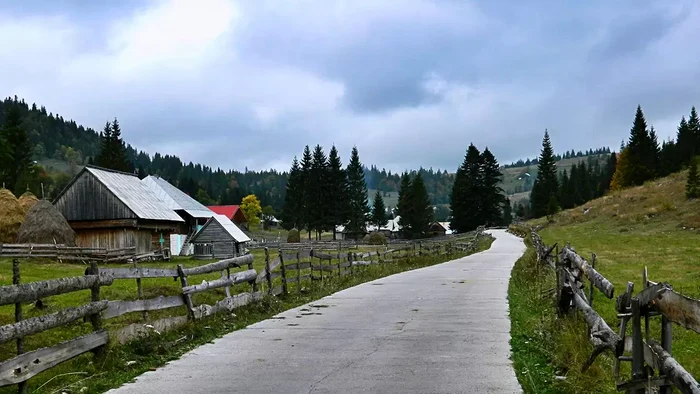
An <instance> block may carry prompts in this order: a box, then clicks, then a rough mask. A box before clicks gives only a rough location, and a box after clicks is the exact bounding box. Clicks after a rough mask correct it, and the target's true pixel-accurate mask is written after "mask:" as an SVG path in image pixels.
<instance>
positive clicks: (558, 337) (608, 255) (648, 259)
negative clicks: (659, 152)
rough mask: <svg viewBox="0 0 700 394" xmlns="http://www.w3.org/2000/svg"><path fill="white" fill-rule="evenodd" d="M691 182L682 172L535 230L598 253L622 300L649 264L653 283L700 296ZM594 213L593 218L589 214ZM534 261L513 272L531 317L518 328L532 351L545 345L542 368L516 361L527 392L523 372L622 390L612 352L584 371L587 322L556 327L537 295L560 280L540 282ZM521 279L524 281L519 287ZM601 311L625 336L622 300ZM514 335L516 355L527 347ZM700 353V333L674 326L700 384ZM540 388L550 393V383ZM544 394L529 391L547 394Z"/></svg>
mask: <svg viewBox="0 0 700 394" xmlns="http://www.w3.org/2000/svg"><path fill="white" fill-rule="evenodd" d="M685 176H686V174H685V173H681V174H674V175H672V176H670V177H667V178H663V179H658V180H655V181H651V182H648V183H647V184H645V185H643V186H640V187H635V188H631V189H627V190H624V191H621V192H613V193H611V194H610V195H608V196H605V197H603V198H600V199H597V200H594V201H591V202H589V203H587V204H585V206H583V207H579V208H576V209H572V210H568V211H564V212H561V213H560V214H558V215H556V216H555V217H554V219H553V221H552V222H551V223H547V222H546V220H538V221H534V222H531V223H528V224H529V225H544V226H545V227H544V228H543V229H542V230H541V231H539V233H540V235H541V236H542V238H543V240H544V241H545V243H546V244H548V245H552V244H554V243H555V242H558V243H559V245H564V244H565V243H566V242H570V243H571V245H572V246H573V247H575V248H576V251H577V252H578V253H579V254H581V255H582V256H584V257H587V258H590V256H591V253H595V254H596V256H597V257H596V269H597V270H598V271H600V272H601V273H602V274H603V275H605V277H606V278H608V279H609V280H610V281H611V282H612V283H613V284H614V285H615V295H616V296H617V295H619V294H620V293H622V292H623V291H624V289H625V287H626V284H627V282H628V281H631V282H634V284H635V294H636V293H637V292H638V291H639V290H640V289H641V288H642V283H641V280H642V270H643V268H644V267H645V266H646V267H648V270H649V278H650V279H651V280H653V281H658V282H668V283H670V284H671V285H672V286H673V287H674V289H675V290H676V291H678V292H681V293H683V294H685V295H687V296H690V297H693V298H700V233H699V231H698V230H699V229H700V201H698V200H695V201H688V200H687V199H685V195H684V187H685ZM586 209H589V210H588V213H585V214H584V211H585V210H586ZM530 260H531V259H528V256H525V257H524V258H523V259H522V261H520V262H519V263H518V265H516V269H515V270H514V271H513V278H514V279H513V281H512V282H511V287H512V290H511V297H512V299H511V306H512V308H513V310H514V311H515V313H516V316H518V314H522V315H527V316H529V317H528V318H517V319H514V323H513V326H514V334H515V333H516V328H517V330H518V332H517V334H518V337H519V338H520V339H519V340H521V339H522V338H524V337H527V338H530V343H529V344H528V345H531V346H533V344H537V345H536V348H535V349H534V350H533V351H532V352H531V353H532V354H537V351H536V350H537V349H539V350H540V353H539V354H540V355H541V357H540V360H541V361H540V362H539V365H538V366H535V364H538V362H535V361H534V360H535V359H536V358H533V359H532V360H530V361H529V362H528V361H527V358H526V359H524V360H523V359H522V358H521V359H519V361H518V362H516V367H518V373H519V377H521V382H524V384H523V385H524V386H525V383H526V382H527V379H523V376H522V375H523V371H524V369H523V368H527V370H529V371H532V372H529V375H528V379H532V377H533V376H537V375H539V374H543V376H547V377H548V378H549V379H550V380H551V378H552V376H551V375H552V374H551V372H553V371H554V370H556V371H557V372H558V373H559V374H564V375H566V376H567V379H566V380H565V381H559V382H556V383H553V385H554V386H553V387H555V388H556V390H555V391H561V392H610V393H612V392H615V389H614V387H615V386H614V378H613V375H612V369H611V367H612V365H613V357H612V356H611V355H610V354H609V353H606V354H605V355H603V356H601V357H599V359H598V360H597V361H596V363H595V364H594V368H593V369H591V370H590V371H588V372H586V373H580V368H581V365H582V364H583V362H584V361H585V359H586V357H588V354H590V350H591V349H590V345H589V344H588V341H587V339H586V326H585V324H583V323H582V321H581V320H580V319H579V320H574V319H565V320H560V321H555V319H554V316H555V313H554V307H553V305H552V304H551V303H549V302H542V300H541V298H540V295H539V293H538V292H537V291H534V290H533V289H535V288H541V289H546V288H548V287H549V288H551V287H553V286H554V284H553V283H554V282H553V279H552V278H551V277H548V278H541V279H540V280H541V282H535V281H533V280H532V278H533V277H535V275H534V274H533V273H532V270H533V268H532V267H531V266H532V264H533V263H532V262H531V261H530ZM529 266H530V267H529ZM528 267H529V268H528ZM528 271H529V272H528ZM540 272H542V271H540ZM518 278H520V279H522V280H521V281H520V282H519V281H518V280H519V279H518ZM525 278H529V279H527V280H526V279H525ZM538 286H539V287H538ZM528 288H530V289H531V290H533V291H532V292H530V293H529V294H528V293H527V292H526V291H525V290H526V289H528ZM543 305H546V306H543ZM594 309H595V310H596V311H597V312H598V313H599V314H600V315H601V316H602V317H603V318H604V319H605V321H606V322H607V323H608V325H610V327H611V328H613V330H617V327H618V324H619V320H618V319H617V317H616V311H615V300H614V299H613V300H608V299H606V298H605V297H604V296H603V295H602V293H600V292H597V293H596V294H595V297H594ZM659 320H660V319H658V318H654V319H652V322H653V324H652V330H653V332H654V336H655V337H656V338H657V339H658V338H660V337H659V332H660V327H659V324H658V323H659ZM513 337H514V351H515V349H516V348H517V347H518V346H521V345H522V343H520V345H518V341H519V340H516V335H513ZM699 354H700V334H698V333H695V332H693V331H688V330H686V329H684V328H682V327H680V326H677V325H674V330H673V355H674V357H675V358H676V359H677V360H678V361H679V362H680V363H681V365H683V366H684V367H685V368H686V369H687V370H688V371H689V372H690V373H692V374H693V375H694V376H695V377H697V378H700V357H699V356H698V355H699ZM517 357H518V356H516V358H517ZM546 360H550V361H551V362H552V363H553V364H552V366H548V365H547V363H546V362H542V361H546ZM623 365H625V364H623ZM628 365H629V364H627V366H628ZM623 371H625V372H623V374H622V377H623V378H628V377H629V372H628V371H629V369H625V370H623ZM526 375H527V374H526ZM536 383H538V384H539V385H540V386H543V387H544V383H543V382H542V381H539V382H536ZM534 388H536V389H538V390H539V389H540V387H536V386H534ZM538 390H529V392H546V391H538Z"/></svg>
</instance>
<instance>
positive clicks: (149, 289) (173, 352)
mask: <svg viewBox="0 0 700 394" xmlns="http://www.w3.org/2000/svg"><path fill="white" fill-rule="evenodd" d="M491 241H492V239H491V238H489V237H484V238H482V240H481V242H480V244H479V248H478V250H485V249H488V247H489V246H490V244H491ZM373 248H374V249H376V247H373ZM253 254H254V256H255V263H254V267H255V269H256V270H258V271H260V270H261V269H262V268H263V267H264V258H263V251H262V250H255V251H253ZM454 257H460V256H453V257H452V258H454ZM447 259H448V257H447V256H440V257H434V256H424V257H420V258H410V259H408V260H402V261H398V262H392V263H385V264H381V265H372V266H368V267H363V268H361V269H356V271H355V274H354V275H351V276H345V277H341V278H338V277H335V278H333V279H330V280H326V281H323V282H313V283H309V282H305V283H303V284H302V289H300V290H303V291H301V292H297V288H296V287H295V284H290V294H289V295H288V296H286V297H276V298H265V299H264V300H263V301H262V302H260V303H255V304H251V305H248V306H246V307H243V308H240V309H237V310H236V312H235V315H233V314H231V315H229V314H220V315H217V316H213V317H209V318H206V319H204V320H203V321H199V322H197V323H196V324H195V323H188V324H187V325H185V326H184V327H182V328H179V329H177V330H174V331H172V332H167V333H162V334H153V335H151V336H149V337H148V338H147V339H139V340H135V341H133V342H131V343H129V344H127V345H122V346H116V345H111V347H110V348H109V349H108V351H107V356H106V358H105V360H104V361H103V362H102V363H101V364H99V365H95V364H93V357H92V355H90V354H89V353H88V354H84V355H81V356H79V357H76V358H74V359H73V360H71V361H68V362H66V363H63V364H60V365H59V366H57V367H55V368H53V369H50V370H48V371H46V372H44V373H42V374H39V375H38V376H36V377H34V378H32V379H31V380H30V381H29V392H30V393H31V392H41V393H52V392H61V391H62V390H63V391H66V392H81V393H83V392H86V393H99V392H103V391H105V390H107V389H109V388H112V387H115V386H118V385H120V384H122V383H124V382H126V381H129V380H130V379H132V378H134V377H135V376H137V375H139V374H141V373H143V372H145V371H147V370H149V369H151V368H155V367H158V366H161V365H163V364H164V363H166V362H167V361H169V360H172V359H175V358H177V357H179V356H180V355H182V354H183V353H184V352H186V351H188V350H190V349H192V348H194V347H196V346H198V345H201V344H204V343H207V342H209V341H211V340H213V339H215V338H217V337H220V336H221V335H224V334H225V333H228V332H230V331H233V330H236V329H240V328H243V327H245V326H247V325H250V324H252V323H255V322H257V321H260V320H264V319H266V318H269V317H271V316H273V315H275V314H277V313H279V312H281V311H284V310H287V309H290V308H293V307H296V306H299V305H302V304H304V303H307V302H310V301H313V300H316V299H319V298H321V297H323V296H326V295H328V294H331V293H333V292H336V291H338V290H341V289H344V288H347V287H351V286H354V285H357V284H359V283H362V282H365V281H368V280H373V279H377V278H380V277H384V276H387V275H392V274H395V273H398V272H402V271H407V270H411V269H415V268H420V267H425V266H429V265H433V264H437V263H440V262H443V261H445V260H447ZM177 263H180V264H183V265H184V266H185V267H188V266H196V265H201V264H204V263H206V261H202V260H191V259H187V258H176V259H175V261H174V262H169V263H168V262H158V263H145V264H142V266H150V267H173V266H174V265H176V264H177ZM21 266H22V282H29V281H38V280H46V279H54V278H59V277H66V276H73V275H74V276H82V275H83V274H84V270H85V266H84V265H82V264H60V263H55V262H46V261H34V260H32V261H22V262H21ZM294 272H295V271H294ZM218 277H219V274H218V273H214V274H209V275H200V276H193V277H189V278H188V279H190V283H199V282H201V281H202V280H204V279H214V278H218ZM142 281H143V287H144V293H145V294H144V296H145V297H155V296H158V295H161V294H163V295H177V294H181V286H180V283H179V281H173V280H172V279H170V278H167V279H142ZM11 283H12V263H11V261H9V260H0V285H7V284H11ZM231 291H232V293H237V292H242V291H250V286H249V285H247V284H240V285H236V286H234V287H232V288H231ZM224 296H225V294H224V290H223V289H217V290H212V291H208V292H204V293H199V294H196V295H195V297H194V303H195V305H197V304H200V303H207V304H210V305H212V304H214V303H215V302H216V301H217V300H219V299H222V298H223V297H224ZM101 297H102V299H111V300H127V299H136V298H137V293H136V281H135V280H118V281H115V282H114V284H112V285H111V286H105V287H102V288H101ZM89 299H90V292H89V291H81V292H75V293H70V294H66V295H61V296H54V297H47V298H46V299H44V304H45V309H43V310H37V309H36V308H35V307H34V306H33V305H31V304H28V305H23V312H24V317H25V318H27V317H32V316H39V315H43V314H46V313H51V312H55V311H58V310H60V309H62V308H65V307H69V306H77V305H80V304H84V303H86V302H88V301H89ZM149 313H150V315H149V318H150V320H153V319H158V318H163V317H167V316H180V315H184V314H186V310H185V309H184V307H181V308H173V309H168V310H164V311H156V312H149ZM12 322H14V307H13V306H3V307H0V325H3V324H8V323H12ZM140 322H143V320H142V317H141V314H140V313H131V314H126V315H123V316H120V317H118V318H115V319H110V320H106V321H105V328H106V329H109V330H115V329H117V328H119V327H122V326H124V325H126V324H130V323H140ZM90 331H91V327H90V325H89V324H88V323H84V322H82V321H77V322H75V323H73V324H71V325H68V326H63V327H60V328H55V329H52V330H49V331H46V332H44V333H40V334H36V335H32V336H29V337H27V338H26V339H25V351H31V350H33V349H37V348H40V347H45V346H51V345H54V344H56V343H58V342H60V341H63V340H68V339H71V338H74V337H76V336H79V335H82V334H87V333H89V332H90ZM15 354H16V353H15V343H14V341H12V342H10V343H6V344H4V345H0V361H3V360H7V359H9V358H12V357H13V356H14V355H15ZM255 357H257V355H251V358H252V359H254V358H255ZM127 362H129V363H127ZM132 362H133V363H132ZM44 384H46V385H45V386H43V387H42V385H44ZM16 390H17V389H16V387H15V386H8V387H4V388H0V394H5V393H8V394H9V393H15V392H16ZM81 390H82V391H81Z"/></svg>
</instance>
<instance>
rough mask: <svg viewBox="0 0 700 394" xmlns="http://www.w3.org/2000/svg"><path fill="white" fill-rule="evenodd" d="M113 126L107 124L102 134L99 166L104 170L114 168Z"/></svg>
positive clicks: (98, 158)
mask: <svg viewBox="0 0 700 394" xmlns="http://www.w3.org/2000/svg"><path fill="white" fill-rule="evenodd" d="M112 151H113V146H112V124H111V123H109V122H107V123H105V127H104V129H103V130H102V133H100V153H99V154H98V155H97V160H96V161H97V165H98V166H100V167H104V168H112V163H113V162H114V159H113V157H114V154H113V153H112Z"/></svg>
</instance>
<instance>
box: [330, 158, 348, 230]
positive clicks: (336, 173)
mask: <svg viewBox="0 0 700 394" xmlns="http://www.w3.org/2000/svg"><path fill="white" fill-rule="evenodd" d="M346 183H347V182H346V179H345V171H344V170H343V164H342V163H341V161H340V156H339V155H338V149H336V147H335V146H333V147H331V151H330V153H329V154H328V183H327V187H328V193H327V198H328V203H329V212H328V215H329V217H328V221H329V224H330V225H331V226H332V229H333V239H334V240H335V239H336V231H335V228H336V226H338V225H340V224H343V223H345V220H346V218H347V213H348V203H347V197H348V195H347V193H346V186H347V185H346Z"/></svg>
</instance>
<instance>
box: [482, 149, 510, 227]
mask: <svg viewBox="0 0 700 394" xmlns="http://www.w3.org/2000/svg"><path fill="white" fill-rule="evenodd" d="M502 178H503V174H502V173H501V169H500V167H499V166H498V161H497V160H496V157H494V155H493V154H492V153H491V151H490V150H489V148H486V149H484V152H483V153H482V154H481V185H480V189H481V190H480V192H479V196H480V197H481V198H480V200H481V201H480V203H479V205H480V206H481V207H482V208H481V220H480V222H481V224H485V225H493V224H497V223H499V222H501V221H502V214H501V206H502V205H503V201H504V200H505V196H504V195H503V189H501V187H500V186H499V185H500V183H501V180H502Z"/></svg>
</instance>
